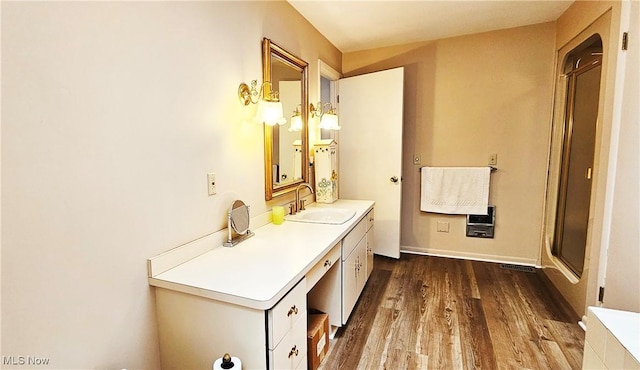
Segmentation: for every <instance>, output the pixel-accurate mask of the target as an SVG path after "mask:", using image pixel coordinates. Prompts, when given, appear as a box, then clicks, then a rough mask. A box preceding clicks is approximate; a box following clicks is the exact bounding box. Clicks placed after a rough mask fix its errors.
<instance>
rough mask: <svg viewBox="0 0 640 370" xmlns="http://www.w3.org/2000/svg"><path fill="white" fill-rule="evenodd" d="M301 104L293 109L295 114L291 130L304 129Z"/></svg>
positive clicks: (292, 117)
mask: <svg viewBox="0 0 640 370" xmlns="http://www.w3.org/2000/svg"><path fill="white" fill-rule="evenodd" d="M298 107H300V104H298V106H297V107H296V110H294V111H293V116H291V124H290V125H289V132H296V131H302V115H301V114H300V109H298Z"/></svg>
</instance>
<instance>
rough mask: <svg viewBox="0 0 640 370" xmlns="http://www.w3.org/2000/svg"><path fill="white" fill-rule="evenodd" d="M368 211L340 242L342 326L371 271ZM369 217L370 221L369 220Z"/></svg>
mask: <svg viewBox="0 0 640 370" xmlns="http://www.w3.org/2000/svg"><path fill="white" fill-rule="evenodd" d="M372 212H373V211H370V212H369V213H368V214H367V215H366V216H365V217H364V218H363V219H362V220H361V221H360V222H359V223H358V224H357V225H356V226H355V227H354V228H353V229H352V230H351V231H350V232H349V234H347V236H346V237H345V238H344V239H343V241H342V324H343V325H344V324H346V323H347V320H348V319H349V316H350V315H351V311H353V307H354V306H355V304H356V302H357V301H358V298H359V297H360V293H362V289H364V285H365V284H366V282H367V279H368V278H369V274H370V271H371V270H373V248H371V253H369V248H368V244H369V242H371V241H372V239H371V240H370V239H369V237H368V234H369V233H371V234H372V233H373V228H372V225H373V213H372ZM370 217H371V220H369V218H370Z"/></svg>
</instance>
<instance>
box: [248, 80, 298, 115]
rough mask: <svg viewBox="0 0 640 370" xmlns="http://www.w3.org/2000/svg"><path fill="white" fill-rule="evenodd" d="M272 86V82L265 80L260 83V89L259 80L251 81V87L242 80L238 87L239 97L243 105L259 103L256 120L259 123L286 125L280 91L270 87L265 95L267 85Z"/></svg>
mask: <svg viewBox="0 0 640 370" xmlns="http://www.w3.org/2000/svg"><path fill="white" fill-rule="evenodd" d="M267 84H268V85H269V86H271V82H269V81H265V82H263V83H262V85H260V91H258V89H257V88H256V86H257V85H258V81H256V80H253V81H251V88H249V86H248V85H247V84H246V83H244V82H242V83H241V84H240V86H239V87H238V98H239V99H240V103H242V105H249V103H252V104H258V111H257V112H256V117H255V120H256V122H258V123H261V124H262V123H264V124H265V125H269V126H275V125H284V124H285V123H287V120H286V118H284V113H283V109H282V103H280V99H278V92H277V91H273V89H272V88H268V91H269V94H268V96H265V95H266V94H265V91H264V90H265V85H267Z"/></svg>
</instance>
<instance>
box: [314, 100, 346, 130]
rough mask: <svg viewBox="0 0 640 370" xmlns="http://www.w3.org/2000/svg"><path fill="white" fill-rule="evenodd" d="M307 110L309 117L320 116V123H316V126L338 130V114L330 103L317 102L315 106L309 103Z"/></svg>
mask: <svg viewBox="0 0 640 370" xmlns="http://www.w3.org/2000/svg"><path fill="white" fill-rule="evenodd" d="M325 109H326V110H325ZM309 111H310V112H311V117H320V125H318V127H320V128H322V129H325V130H340V125H339V124H338V115H337V114H336V109H335V108H333V107H332V106H331V103H322V102H318V105H317V107H314V106H313V104H310V105H309Z"/></svg>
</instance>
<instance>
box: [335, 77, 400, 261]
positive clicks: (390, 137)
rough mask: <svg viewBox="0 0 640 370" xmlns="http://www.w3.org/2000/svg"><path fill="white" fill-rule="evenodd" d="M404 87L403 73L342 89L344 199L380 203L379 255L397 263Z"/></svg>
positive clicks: (348, 81)
mask: <svg viewBox="0 0 640 370" xmlns="http://www.w3.org/2000/svg"><path fill="white" fill-rule="evenodd" d="M403 87H404V69H403V68H395V69H390V70H386V71H382V72H375V73H369V74H365V75H360V76H355V77H349V78H344V79H341V80H340V82H339V85H338V90H339V96H340V98H339V99H340V100H339V102H340V106H339V112H338V114H339V117H340V126H341V127H342V129H341V130H340V131H339V133H338V135H339V138H338V140H337V141H338V156H339V166H340V172H339V176H338V182H339V184H338V189H339V192H340V198H342V199H369V200H373V201H375V202H376V205H375V207H376V218H375V229H376V232H375V240H374V252H375V253H376V254H381V255H384V256H388V257H393V258H400V205H401V196H402V191H401V189H402V186H401V185H400V181H401V179H402V112H403V110H402V104H403Z"/></svg>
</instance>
